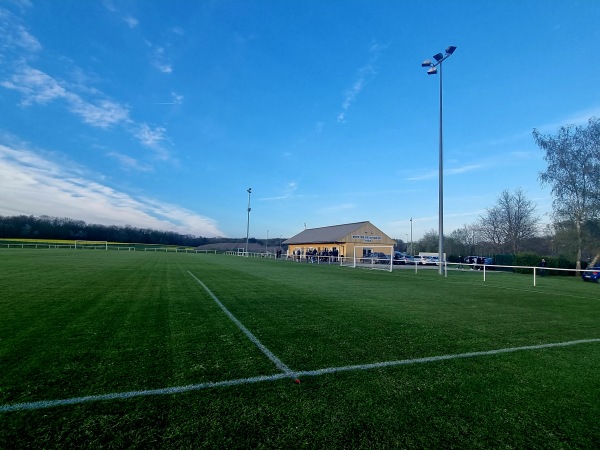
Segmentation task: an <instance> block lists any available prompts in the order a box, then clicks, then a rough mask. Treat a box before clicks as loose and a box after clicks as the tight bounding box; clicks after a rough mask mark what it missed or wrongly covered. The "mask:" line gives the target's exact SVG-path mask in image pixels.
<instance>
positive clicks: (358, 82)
mask: <svg viewBox="0 0 600 450" xmlns="http://www.w3.org/2000/svg"><path fill="white" fill-rule="evenodd" d="M381 51H382V47H381V46H380V45H379V44H376V43H375V44H372V45H371V47H370V48H369V61H368V62H367V64H365V65H364V66H362V67H361V68H360V69H359V70H358V73H357V76H356V79H355V80H354V83H352V86H351V87H350V88H348V89H346V91H345V92H344V100H343V102H342V110H341V111H340V112H339V113H338V115H337V121H338V122H340V123H344V122H345V121H346V114H347V112H348V110H349V109H350V107H351V106H352V104H353V103H354V102H355V101H356V98H357V97H358V94H360V93H361V91H362V90H363V89H364V87H365V85H366V84H367V82H368V81H369V79H370V78H371V77H372V76H374V75H375V74H376V73H377V72H376V70H375V63H376V62H377V60H378V59H379V56H380V55H381Z"/></svg>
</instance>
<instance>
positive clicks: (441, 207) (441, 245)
mask: <svg viewBox="0 0 600 450" xmlns="http://www.w3.org/2000/svg"><path fill="white" fill-rule="evenodd" d="M442 61H443V60H442ZM442 65H443V64H442V62H441V61H440V155H439V170H440V180H439V194H438V195H439V197H438V202H439V212H438V214H439V224H438V228H439V233H440V236H439V256H438V257H439V259H438V262H439V264H440V265H439V266H438V270H439V273H440V275H442V274H443V273H444V267H445V266H444V144H443V139H444V137H443V127H442V117H443V114H442Z"/></svg>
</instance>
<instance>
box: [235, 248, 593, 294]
mask: <svg viewBox="0 0 600 450" xmlns="http://www.w3.org/2000/svg"><path fill="white" fill-rule="evenodd" d="M225 254H226V255H234V256H240V257H250V258H269V259H280V260H282V261H293V262H297V263H304V264H326V265H339V266H346V267H358V268H365V269H379V270H385V271H389V266H390V263H389V260H382V261H377V260H376V259H374V258H369V257H364V258H356V260H354V258H352V257H341V256H338V257H334V256H320V255H315V256H311V255H299V256H298V255H287V254H282V255H280V256H279V258H277V255H276V254H274V253H258V252H237V251H228V252H225ZM443 266H444V267H443V270H442V273H443V275H444V276H445V277H447V276H448V273H451V272H457V273H458V272H469V271H472V272H474V273H476V274H481V277H482V278H483V281H487V278H488V276H489V274H490V273H502V272H504V273H513V272H516V271H519V270H526V271H531V273H530V274H528V273H523V274H522V275H531V276H532V282H533V286H536V285H537V279H538V277H540V276H542V277H543V276H549V272H551V271H552V272H564V273H565V275H567V274H571V275H572V276H577V277H578V276H581V274H582V273H583V272H593V271H597V270H591V269H580V270H577V269H560V268H556V267H537V266H508V265H499V264H467V263H450V262H444V264H443ZM392 267H393V270H399V269H402V270H414V272H415V273H418V272H419V271H422V270H427V271H431V270H436V271H437V270H439V264H438V263H434V264H429V265H426V264H420V263H412V262H411V263H406V264H393V265H392ZM553 276H554V275H553Z"/></svg>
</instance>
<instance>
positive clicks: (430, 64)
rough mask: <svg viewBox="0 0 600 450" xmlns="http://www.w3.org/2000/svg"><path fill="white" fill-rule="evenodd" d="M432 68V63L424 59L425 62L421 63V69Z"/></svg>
mask: <svg viewBox="0 0 600 450" xmlns="http://www.w3.org/2000/svg"><path fill="white" fill-rule="evenodd" d="M431 66H433V63H432V62H431V61H429V60H428V59H426V60H425V61H423V62H422V63H421V67H431Z"/></svg>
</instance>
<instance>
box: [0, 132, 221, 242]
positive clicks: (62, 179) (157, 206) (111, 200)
mask: <svg viewBox="0 0 600 450" xmlns="http://www.w3.org/2000/svg"><path fill="white" fill-rule="evenodd" d="M0 190H2V192H3V193H4V195H2V196H0V214H4V215H19V214H24V215H36V216H40V215H48V216H53V217H69V218H72V219H77V220H84V221H86V222H88V223H97V224H103V225H120V226H124V225H131V226H134V227H139V228H152V229H157V230H169V231H174V232H178V233H182V234H191V235H196V236H206V237H211V236H224V233H223V232H222V231H221V230H220V229H219V228H218V226H217V223H216V222H215V221H214V220H212V219H210V218H208V217H204V216H200V215H198V214H196V213H194V212H192V211H190V210H187V209H185V208H182V207H180V206H177V205H173V204H168V203H162V202H158V201H156V200H153V199H149V198H139V197H138V198H136V197H133V196H131V195H130V194H127V193H125V192H119V191H117V190H115V189H113V188H111V187H109V186H106V185H103V184H100V183H98V182H96V181H93V180H90V179H88V178H86V177H84V176H83V175H82V171H81V170H77V169H74V168H70V169H69V168H68V165H65V164H60V165H59V164H56V163H54V162H53V161H51V160H48V159H46V158H44V157H42V156H40V155H38V154H36V153H34V152H31V151H29V150H27V149H22V148H19V149H15V148H11V147H7V146H5V145H1V144H0Z"/></svg>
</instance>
